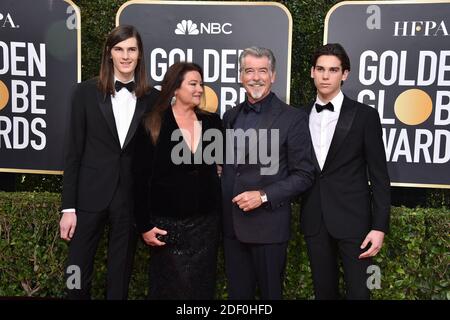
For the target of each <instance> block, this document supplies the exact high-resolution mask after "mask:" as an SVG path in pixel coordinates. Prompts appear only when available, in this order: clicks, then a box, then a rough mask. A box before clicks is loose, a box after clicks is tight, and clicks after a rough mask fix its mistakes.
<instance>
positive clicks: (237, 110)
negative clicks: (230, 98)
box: [225, 103, 244, 129]
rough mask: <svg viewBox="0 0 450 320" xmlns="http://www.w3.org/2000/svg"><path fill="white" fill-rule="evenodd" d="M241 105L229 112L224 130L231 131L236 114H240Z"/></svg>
mask: <svg viewBox="0 0 450 320" xmlns="http://www.w3.org/2000/svg"><path fill="white" fill-rule="evenodd" d="M243 105H244V104H243V103H240V104H238V105H237V106H236V107H234V108H232V109H231V110H230V116H229V120H228V121H227V123H225V127H226V129H233V126H234V122H235V121H236V118H237V116H238V114H239V113H240V112H241V110H242V107H243Z"/></svg>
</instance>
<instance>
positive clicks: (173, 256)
mask: <svg viewBox="0 0 450 320" xmlns="http://www.w3.org/2000/svg"><path fill="white" fill-rule="evenodd" d="M197 118H198V120H199V121H201V122H202V134H204V132H205V131H206V130H208V129H216V130H217V131H218V132H221V120H220V118H219V117H218V115H216V114H209V113H203V112H198V113H197ZM176 129H178V126H177V123H176V121H175V118H174V116H173V113H172V111H171V109H170V108H169V109H168V111H167V112H166V113H165V115H164V117H163V122H162V127H161V131H160V135H159V139H158V142H157V144H156V146H154V145H152V143H151V142H150V138H149V135H148V133H147V131H146V130H145V128H144V127H143V126H141V127H140V128H138V130H137V132H136V145H135V148H136V152H135V155H134V163H133V166H132V167H133V171H134V176H135V182H136V183H135V189H134V192H135V195H136V198H135V199H136V201H135V217H136V225H137V228H138V230H139V231H140V232H141V233H143V232H146V231H149V230H151V229H152V228H153V227H155V226H156V227H158V228H159V229H163V230H166V231H167V232H168V234H167V236H164V237H162V239H161V240H162V241H164V242H166V245H164V246H161V247H151V256H150V271H149V282H150V284H149V285H150V288H149V298H150V299H213V298H214V296H215V288H216V267H217V252H218V244H219V240H220V230H221V227H220V219H221V192H220V179H219V177H218V176H217V169H216V164H215V163H214V164H207V163H205V162H204V161H201V162H200V163H199V162H198V161H196V162H195V163H194V161H192V162H190V163H181V164H176V163H174V161H173V159H172V154H171V153H172V150H173V148H174V147H175V146H176V145H177V144H179V143H184V142H183V141H181V140H179V141H171V135H172V132H173V130H176ZM212 141H214V140H212ZM212 141H210V142H208V141H203V139H201V142H200V144H199V146H198V147H197V149H196V151H195V153H194V154H193V153H191V154H190V155H191V160H194V157H196V156H199V155H198V154H196V153H198V152H202V149H203V150H204V149H205V148H206V147H207V146H208V144H209V143H211V142H212Z"/></svg>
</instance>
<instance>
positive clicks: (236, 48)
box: [116, 1, 292, 115]
mask: <svg viewBox="0 0 450 320" xmlns="http://www.w3.org/2000/svg"><path fill="white" fill-rule="evenodd" d="M116 24H117V25H119V24H131V25H134V26H136V27H137V29H138V30H139V32H140V34H141V36H142V40H143V42H144V47H145V49H144V50H145V59H146V65H147V69H148V74H149V76H150V79H151V82H152V84H153V85H158V84H160V83H161V81H162V79H163V77H164V73H165V71H166V70H167V68H168V67H169V66H170V65H172V64H173V63H174V62H177V61H190V62H195V63H198V64H199V65H201V66H202V67H203V69H204V79H203V80H204V83H205V98H206V99H205V101H204V102H203V103H202V107H203V108H205V109H206V110H208V111H210V112H217V113H219V114H220V115H223V113H224V112H225V111H226V110H228V109H229V108H232V107H233V106H235V105H236V104H238V103H239V102H241V101H243V100H244V98H245V91H244V89H243V88H242V87H241V85H240V84H239V64H238V57H239V54H240V52H241V51H242V50H243V49H245V48H247V47H250V46H261V47H266V48H270V49H271V50H272V51H273V52H274V54H275V57H276V59H277V64H276V73H277V79H276V81H275V83H274V86H273V91H274V92H275V93H276V94H278V95H279V97H280V98H281V99H282V100H284V101H288V100H289V89H290V87H289V84H290V60H291V56H290V55H291V45H292V44H291V38H292V18H291V14H290V13H289V11H288V10H287V9H286V7H284V6H283V5H282V4H280V3H275V2H268V3H264V2H220V1H209V2H207V1H201V2H198V1H128V2H126V3H125V4H124V5H122V7H121V8H120V9H119V10H118V13H117V17H116Z"/></svg>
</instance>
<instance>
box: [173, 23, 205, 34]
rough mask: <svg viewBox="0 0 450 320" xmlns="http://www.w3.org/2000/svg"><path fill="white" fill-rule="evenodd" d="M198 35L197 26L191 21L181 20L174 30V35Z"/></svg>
mask: <svg viewBox="0 0 450 320" xmlns="http://www.w3.org/2000/svg"><path fill="white" fill-rule="evenodd" d="M199 33H200V31H199V30H198V28H197V24H196V23H194V22H192V20H181V22H179V23H178V24H177V28H176V29H175V34H180V35H185V34H188V35H197V34H199Z"/></svg>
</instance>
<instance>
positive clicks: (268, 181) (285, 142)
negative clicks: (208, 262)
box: [222, 95, 314, 244]
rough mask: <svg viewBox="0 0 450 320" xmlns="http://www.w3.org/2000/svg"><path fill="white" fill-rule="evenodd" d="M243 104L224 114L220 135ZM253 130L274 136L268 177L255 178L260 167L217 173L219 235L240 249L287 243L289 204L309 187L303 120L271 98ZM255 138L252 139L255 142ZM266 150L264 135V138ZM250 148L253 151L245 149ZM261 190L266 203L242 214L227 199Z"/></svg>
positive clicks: (300, 114) (296, 111)
mask: <svg viewBox="0 0 450 320" xmlns="http://www.w3.org/2000/svg"><path fill="white" fill-rule="evenodd" d="M242 108H243V104H240V105H238V106H236V107H235V108H233V109H230V110H228V111H227V112H225V114H224V116H223V122H224V127H225V129H232V128H233V125H234V122H235V120H236V117H237V116H238V115H239V113H240V112H241V109H242ZM259 117H260V119H259V120H258V125H257V128H256V129H278V130H279V155H278V159H279V163H278V165H279V168H278V171H277V172H276V173H275V174H273V175H261V171H260V169H261V168H262V167H267V166H266V165H262V164H261V163H260V161H257V164H249V161H248V160H249V159H248V152H247V157H246V161H245V164H239V165H234V164H225V165H224V168H223V172H222V195H223V197H222V201H223V224H224V235H225V236H227V237H231V238H234V237H236V238H237V239H238V240H240V241H241V242H244V243H258V244H268V243H281V242H285V241H287V240H288V239H289V236H290V219H291V199H292V198H294V197H296V196H298V195H299V194H300V193H302V192H304V191H305V190H306V189H308V188H309V187H310V186H311V185H312V182H313V171H314V167H313V163H312V159H311V154H312V152H311V149H312V146H311V138H310V134H309V130H308V122H307V114H306V112H305V111H303V110H299V109H296V108H293V107H291V106H289V105H287V104H285V103H284V102H282V101H281V100H280V99H278V98H277V97H276V96H275V95H274V96H273V98H272V100H271V102H270V106H269V107H268V108H266V107H263V108H261V114H260V115H259ZM260 138H261V137H258V139H260ZM267 140H268V141H267V145H268V146H269V150H270V134H268V135H267ZM250 148H254V146H250ZM260 189H261V190H264V191H265V193H266V194H267V197H268V200H269V203H268V204H265V205H262V206H260V207H259V208H257V209H255V210H252V211H249V212H244V211H242V210H241V209H240V208H239V206H238V205H236V204H233V203H232V201H231V200H232V199H233V198H234V197H235V196H236V195H238V194H240V193H242V192H244V191H256V190H260Z"/></svg>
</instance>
